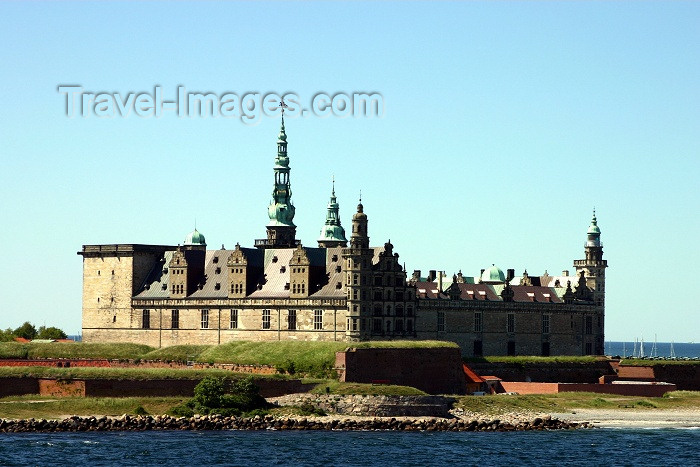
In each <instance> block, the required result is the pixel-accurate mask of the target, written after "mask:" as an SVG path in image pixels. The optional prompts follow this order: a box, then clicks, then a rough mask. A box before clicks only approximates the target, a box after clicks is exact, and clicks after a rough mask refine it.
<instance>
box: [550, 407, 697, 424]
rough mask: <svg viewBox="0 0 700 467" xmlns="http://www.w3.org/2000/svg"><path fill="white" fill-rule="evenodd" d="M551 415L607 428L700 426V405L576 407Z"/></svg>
mask: <svg viewBox="0 0 700 467" xmlns="http://www.w3.org/2000/svg"><path fill="white" fill-rule="evenodd" d="M550 415H551V416H552V417H556V418H559V419H561V420H569V421H572V422H584V421H586V422H590V423H592V424H593V425H594V426H596V427H606V428H631V427H638V428H689V427H697V428H700V407H698V408H692V409H653V410H611V409H576V410H574V411H571V412H563V413H552V414H550Z"/></svg>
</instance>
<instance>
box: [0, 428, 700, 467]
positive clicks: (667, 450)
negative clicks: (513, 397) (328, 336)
mask: <svg viewBox="0 0 700 467" xmlns="http://www.w3.org/2000/svg"><path fill="white" fill-rule="evenodd" d="M511 463H512V464H513V465H629V466H640V465H684V466H686V465H687V466H693V465H700V430H698V429H668V428H665V429H607V428H606V429H588V430H567V431H551V432H508V433H500V432H494V433H474V432H461V433H452V432H438V433H435V432H431V433H427V432H425V433H403V432H391V431H384V432H338V431H301V432H290V431H224V432H221V431H217V432H211V431H209V432H207V431H202V432H178V431H155V432H106V433H51V434H47V433H22V434H0V465H47V464H52V465H66V464H72V465H105V466H112V465H187V464H192V465H241V466H242V465H246V466H251V465H341V466H355V465H357V466H362V465H387V466H408V465H418V466H433V465H434V466H442V465H481V466H483V465H510V464H511Z"/></svg>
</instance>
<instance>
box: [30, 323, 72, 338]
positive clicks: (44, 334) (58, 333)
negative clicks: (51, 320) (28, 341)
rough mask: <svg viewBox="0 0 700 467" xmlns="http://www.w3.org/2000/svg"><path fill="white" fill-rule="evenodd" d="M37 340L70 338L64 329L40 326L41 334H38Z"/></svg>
mask: <svg viewBox="0 0 700 467" xmlns="http://www.w3.org/2000/svg"><path fill="white" fill-rule="evenodd" d="M36 337H37V339H65V338H67V337H68V336H67V335H66V333H65V332H63V330H62V329H59V328H57V327H54V326H50V327H48V328H47V327H46V326H40V327H39V332H38V333H37V336H36Z"/></svg>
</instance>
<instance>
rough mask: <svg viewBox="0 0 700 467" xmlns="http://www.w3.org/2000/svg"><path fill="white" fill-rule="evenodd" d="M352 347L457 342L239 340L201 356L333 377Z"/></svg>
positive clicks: (215, 347)
mask: <svg viewBox="0 0 700 467" xmlns="http://www.w3.org/2000/svg"><path fill="white" fill-rule="evenodd" d="M348 347H356V348H430V347H454V348H456V347H457V344H455V343H453V342H440V341H377V342H358V343H348V342H294V341H281V342H280V341H277V342H247V341H236V342H229V343H227V344H222V345H217V346H212V347H209V348H208V349H206V350H204V351H203V352H202V353H200V354H199V357H197V359H198V360H199V361H200V362H216V363H239V364H243V365H256V364H258V365H270V366H273V367H276V368H288V367H289V364H290V362H293V364H294V368H295V370H296V372H298V373H306V374H309V375H313V376H318V377H327V376H331V375H332V368H333V366H334V365H335V353H336V352H340V351H343V350H345V349H347V348H348Z"/></svg>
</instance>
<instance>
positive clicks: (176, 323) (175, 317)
mask: <svg viewBox="0 0 700 467" xmlns="http://www.w3.org/2000/svg"><path fill="white" fill-rule="evenodd" d="M170 327H171V328H173V329H178V328H179V327H180V310H173V311H172V312H171V316H170Z"/></svg>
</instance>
